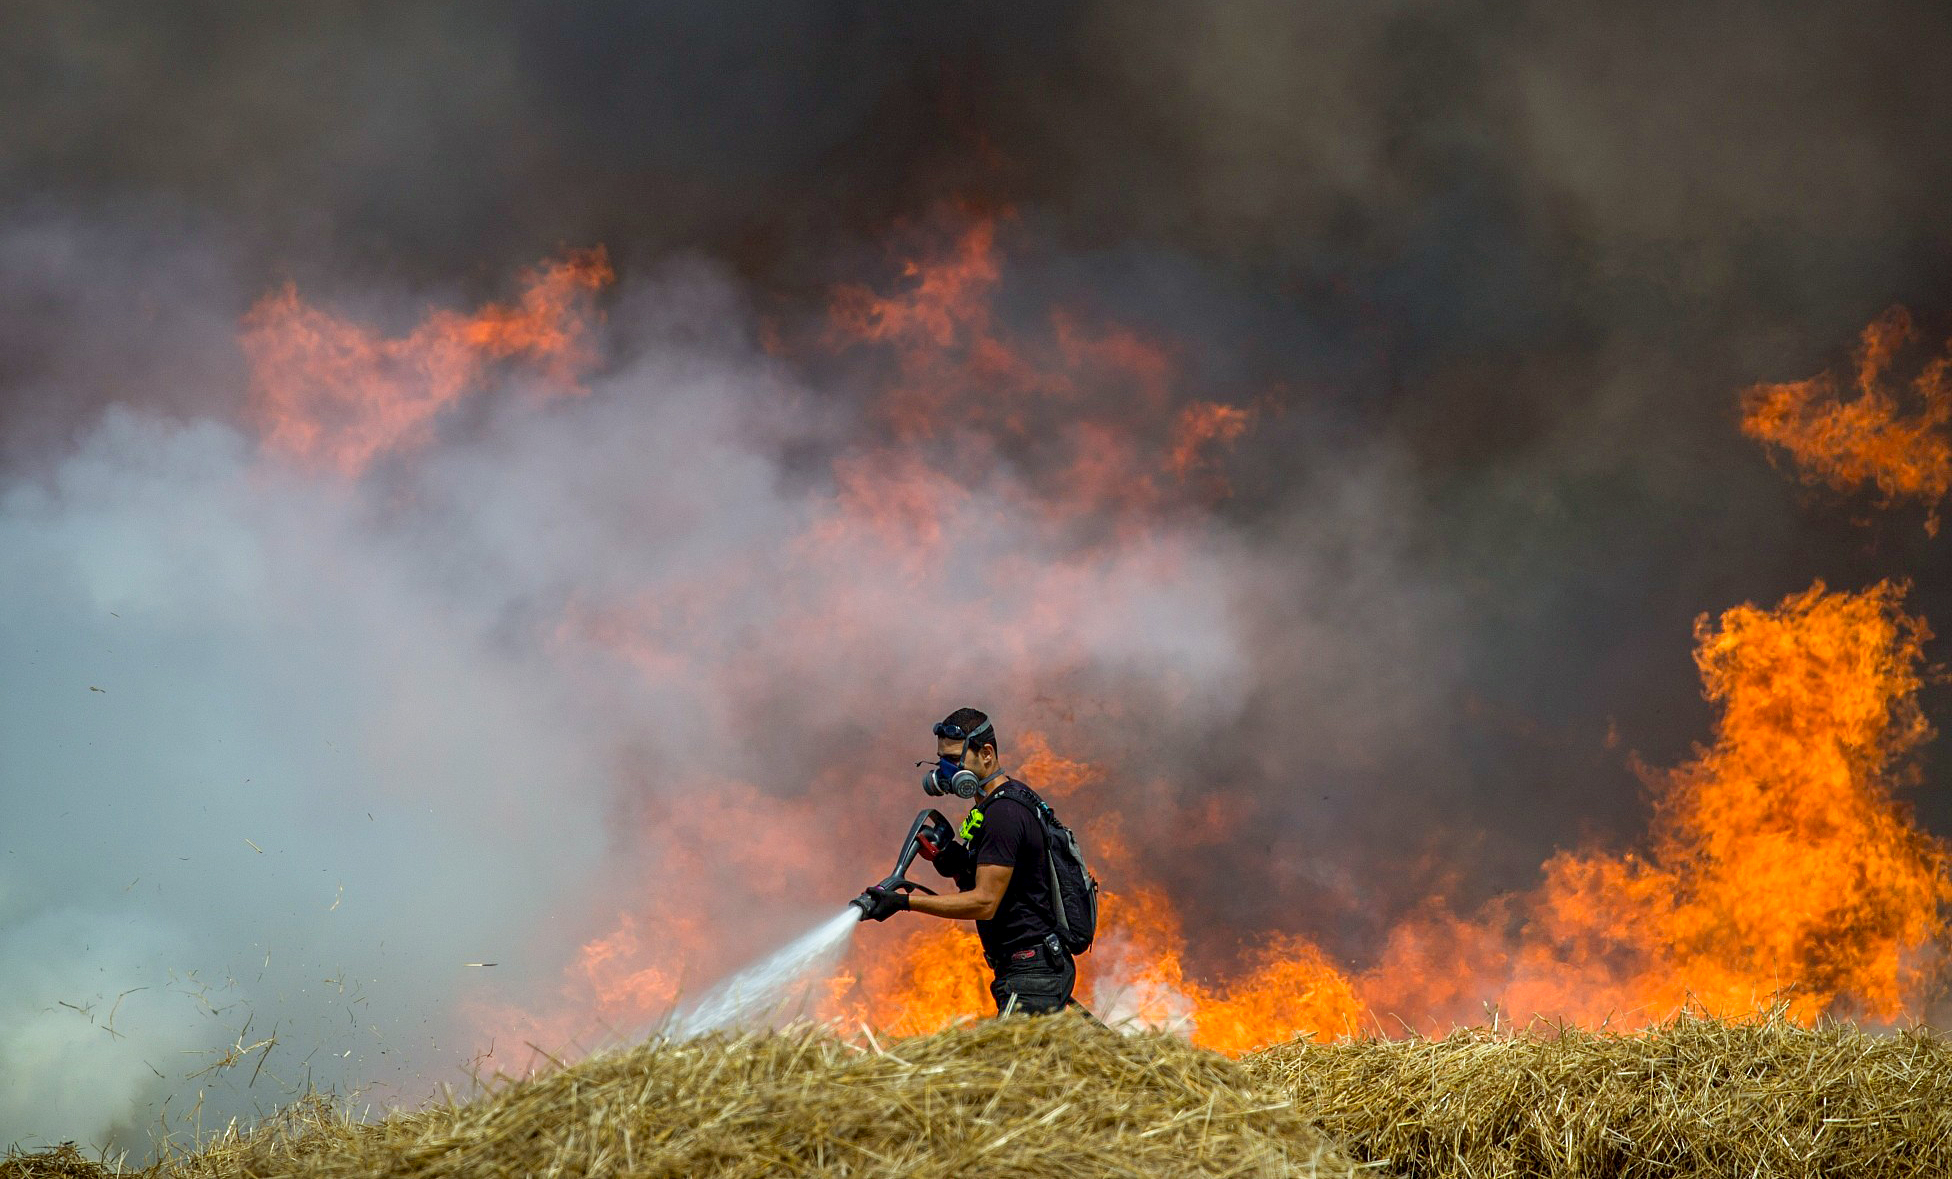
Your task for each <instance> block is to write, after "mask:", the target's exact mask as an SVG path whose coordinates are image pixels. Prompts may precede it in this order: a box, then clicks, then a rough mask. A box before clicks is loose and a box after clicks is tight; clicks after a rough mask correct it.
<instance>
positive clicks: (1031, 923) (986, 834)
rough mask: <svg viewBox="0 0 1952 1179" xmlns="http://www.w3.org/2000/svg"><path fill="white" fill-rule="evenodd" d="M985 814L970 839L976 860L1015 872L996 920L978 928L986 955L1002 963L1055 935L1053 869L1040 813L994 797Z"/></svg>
mask: <svg viewBox="0 0 1952 1179" xmlns="http://www.w3.org/2000/svg"><path fill="white" fill-rule="evenodd" d="M1019 785H1021V783H1019ZM980 809H981V810H982V812H983V821H982V823H981V824H979V825H978V826H977V828H976V831H975V833H974V834H973V835H971V836H970V839H969V851H970V859H971V861H972V862H973V863H975V864H977V865H982V864H1001V865H1003V866H1004V867H1007V868H1014V869H1015V871H1013V872H1011V873H1010V884H1009V886H1008V887H1006V888H1005V889H1004V890H1003V900H1002V902H1001V903H1000V904H998V905H997V907H996V916H994V917H992V918H990V919H989V920H988V921H978V922H977V923H976V936H978V937H979V938H981V939H982V941H983V952H984V953H985V954H987V955H989V956H990V958H991V959H992V960H993V961H997V962H1001V961H1003V960H1004V959H1005V958H1007V957H1008V955H1009V954H1010V952H1011V951H1013V950H1021V949H1024V948H1025V947H1027V946H1034V945H1036V944H1037V943H1038V942H1041V941H1043V940H1044V938H1045V936H1046V935H1048V934H1050V933H1054V932H1056V928H1057V927H1056V926H1055V925H1054V924H1053V923H1052V921H1051V878H1050V865H1049V864H1048V862H1047V861H1046V859H1045V856H1044V822H1043V820H1042V819H1040V818H1038V817H1037V814H1036V812H1035V811H1033V810H1031V809H1030V808H1029V807H1028V806H1026V805H1025V804H1023V803H1021V802H1018V801H1017V800H1016V799H1014V798H992V799H990V801H989V804H988V805H987V806H983V807H981V808H980Z"/></svg>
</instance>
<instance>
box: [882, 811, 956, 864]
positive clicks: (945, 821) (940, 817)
mask: <svg viewBox="0 0 1952 1179" xmlns="http://www.w3.org/2000/svg"><path fill="white" fill-rule="evenodd" d="M947 826H949V817H948V816H947V815H944V814H943V813H942V812H941V811H938V810H933V809H930V810H925V811H923V812H922V813H921V814H919V815H916V816H915V821H914V822H913V823H911V824H910V825H909V828H908V838H907V839H904V840H902V844H901V855H900V856H898V857H897V858H896V859H895V870H894V871H893V872H890V873H889V874H888V879H889V880H900V879H901V878H902V877H904V876H906V875H908V866H909V865H910V864H912V863H914V862H915V856H916V855H917V854H918V853H919V852H920V851H921V850H922V838H921V837H922V832H924V831H926V830H928V829H929V828H931V827H947Z"/></svg>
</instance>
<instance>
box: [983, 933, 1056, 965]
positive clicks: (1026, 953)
mask: <svg viewBox="0 0 1952 1179" xmlns="http://www.w3.org/2000/svg"><path fill="white" fill-rule="evenodd" d="M1033 958H1042V959H1043V960H1044V961H1045V962H1046V963H1047V964H1049V965H1050V966H1051V967H1053V968H1056V967H1059V966H1062V965H1063V964H1064V963H1066V962H1068V961H1070V958H1071V954H1070V952H1069V951H1068V950H1066V949H1065V948H1064V943H1063V942H1061V941H1059V940H1057V935H1056V934H1054V933H1048V934H1045V935H1044V939H1043V940H1042V941H1037V942H1032V943H1030V944H1029V945H1027V946H1020V947H1018V948H1017V949H1015V950H1005V951H1004V953H1003V956H1002V958H1000V959H999V958H997V957H995V956H993V955H990V954H985V955H983V961H985V962H987V963H989V966H990V969H991V970H1002V969H1003V968H1004V967H1006V966H1009V965H1012V964H1014V963H1018V962H1028V961H1030V960H1032V959H1033Z"/></svg>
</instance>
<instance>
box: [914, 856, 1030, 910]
mask: <svg viewBox="0 0 1952 1179" xmlns="http://www.w3.org/2000/svg"><path fill="white" fill-rule="evenodd" d="M1014 871H1016V869H1015V868H1012V867H1010V866H1009V865H1007V864H978V865H976V887H974V888H972V889H970V890H969V891H967V892H959V893H955V894H953V895H950V896H939V897H938V896H930V895H929V894H927V893H922V892H917V893H910V894H909V896H908V907H909V908H911V909H913V910H915V911H916V912H917V913H927V914H929V915H930V916H931V917H947V918H949V919H950V920H951V921H988V920H989V919H990V918H992V917H994V916H996V907H997V906H998V905H1000V904H1002V903H1003V890H1004V889H1006V888H1008V887H1010V874H1011V873H1012V872H1014Z"/></svg>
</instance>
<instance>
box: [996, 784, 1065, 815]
mask: <svg viewBox="0 0 1952 1179" xmlns="http://www.w3.org/2000/svg"><path fill="white" fill-rule="evenodd" d="M995 798H1007V799H1009V800H1010V801H1011V802H1016V803H1022V804H1023V805H1024V806H1027V807H1029V808H1030V809H1031V810H1033V811H1036V812H1038V813H1039V814H1042V813H1043V812H1045V811H1047V810H1049V809H1050V808H1049V807H1048V806H1046V805H1045V803H1044V800H1043V799H1041V798H1039V797H1037V792H1036V791H1035V790H1032V789H1031V788H1030V787H1028V786H1026V785H1024V784H1023V783H1022V782H1019V781H1017V780H1016V779H1015V778H1005V779H1003V783H1002V785H1000V786H998V787H997V788H996V789H994V790H992V791H990V792H989V794H988V795H986V796H985V797H984V799H983V802H984V803H988V802H989V801H990V800H991V799H995Z"/></svg>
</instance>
